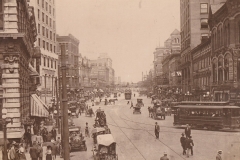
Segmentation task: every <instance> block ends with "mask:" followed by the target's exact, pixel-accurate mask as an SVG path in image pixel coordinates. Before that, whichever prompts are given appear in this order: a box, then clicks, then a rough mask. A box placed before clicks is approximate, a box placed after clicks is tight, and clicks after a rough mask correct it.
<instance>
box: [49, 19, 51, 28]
mask: <svg viewBox="0 0 240 160" xmlns="http://www.w3.org/2000/svg"><path fill="white" fill-rule="evenodd" d="M49 23H50V27H52V19H51V18H49Z"/></svg>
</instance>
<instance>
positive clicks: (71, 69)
mask: <svg viewBox="0 0 240 160" xmlns="http://www.w3.org/2000/svg"><path fill="white" fill-rule="evenodd" d="M57 42H58V43H59V45H58V46H59V47H60V46H61V45H65V48H66V57H65V60H66V66H67V70H66V78H67V79H66V83H67V84H66V85H67V89H68V90H71V91H77V90H78V89H79V88H80V84H79V77H80V76H79V55H80V54H79V48H78V47H79V40H78V39H77V38H75V37H74V36H73V35H71V34H69V35H67V36H59V35H57ZM59 47H58V53H59V59H61V52H60V48H59ZM60 84H61V72H60Z"/></svg>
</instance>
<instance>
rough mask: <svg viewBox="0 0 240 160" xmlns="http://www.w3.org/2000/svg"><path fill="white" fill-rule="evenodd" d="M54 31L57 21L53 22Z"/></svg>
mask: <svg viewBox="0 0 240 160" xmlns="http://www.w3.org/2000/svg"><path fill="white" fill-rule="evenodd" d="M53 29H55V21H53Z"/></svg>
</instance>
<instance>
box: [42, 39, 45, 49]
mask: <svg viewBox="0 0 240 160" xmlns="http://www.w3.org/2000/svg"><path fill="white" fill-rule="evenodd" d="M42 42H43V44H42V45H43V49H45V41H44V40H43V41H42Z"/></svg>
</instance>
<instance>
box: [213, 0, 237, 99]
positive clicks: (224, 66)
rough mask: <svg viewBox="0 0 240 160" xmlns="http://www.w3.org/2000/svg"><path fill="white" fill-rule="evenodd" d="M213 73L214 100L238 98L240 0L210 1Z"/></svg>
mask: <svg viewBox="0 0 240 160" xmlns="http://www.w3.org/2000/svg"><path fill="white" fill-rule="evenodd" d="M209 25H210V29H211V33H212V36H211V45H212V46H211V48H212V54H211V56H212V61H211V62H212V63H211V69H212V77H211V82H212V83H211V91H212V94H213V99H214V101H228V100H230V101H238V102H239V97H240V2H239V0H227V1H226V3H224V4H223V3H222V4H219V5H211V8H210V19H209Z"/></svg>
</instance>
